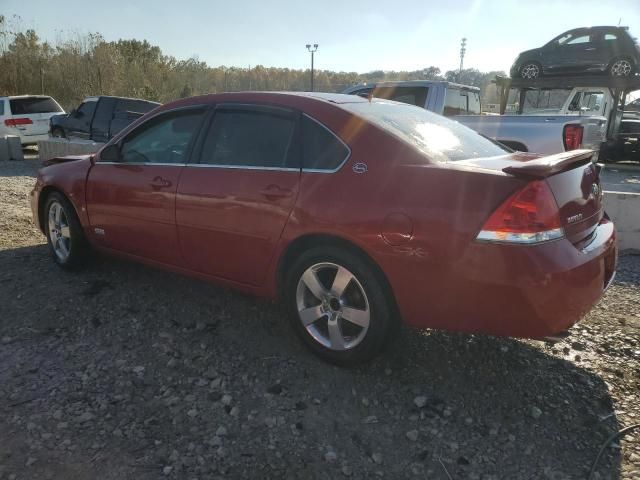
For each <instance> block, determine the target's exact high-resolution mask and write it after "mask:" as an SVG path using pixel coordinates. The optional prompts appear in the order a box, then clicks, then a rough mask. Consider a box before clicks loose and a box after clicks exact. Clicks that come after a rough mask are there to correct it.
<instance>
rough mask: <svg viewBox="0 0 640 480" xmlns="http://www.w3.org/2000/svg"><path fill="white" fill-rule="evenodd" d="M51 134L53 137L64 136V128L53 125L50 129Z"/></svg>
mask: <svg viewBox="0 0 640 480" xmlns="http://www.w3.org/2000/svg"><path fill="white" fill-rule="evenodd" d="M51 136H52V137H54V138H65V135H64V130H62V129H61V128H59V127H54V128H52V129H51Z"/></svg>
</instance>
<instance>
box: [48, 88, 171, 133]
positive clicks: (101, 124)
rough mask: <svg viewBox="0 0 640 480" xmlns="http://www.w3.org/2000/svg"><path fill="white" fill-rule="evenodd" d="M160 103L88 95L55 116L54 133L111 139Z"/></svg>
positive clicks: (52, 128) (53, 120)
mask: <svg viewBox="0 0 640 480" xmlns="http://www.w3.org/2000/svg"><path fill="white" fill-rule="evenodd" d="M159 105H160V104H159V103H157V102H151V101H149V100H142V99H139V98H125V97H111V96H106V95H105V96H97V97H87V98H85V99H84V101H83V102H82V103H81V104H80V105H79V106H78V108H75V109H73V110H72V111H71V113H68V114H64V115H56V116H54V117H51V119H50V123H49V125H50V132H51V136H53V137H62V138H66V137H77V138H83V139H87V140H94V141H96V142H107V141H109V140H110V139H111V138H112V137H113V136H114V135H115V134H116V133H118V132H119V131H120V130H122V129H123V128H125V127H126V126H128V125H129V124H131V123H133V122H134V121H135V120H137V119H138V118H140V117H141V116H142V115H144V114H145V113H147V112H150V111H151V110H153V109H155V108H156V107H158V106H159Z"/></svg>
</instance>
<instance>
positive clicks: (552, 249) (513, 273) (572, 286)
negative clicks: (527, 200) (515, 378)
mask: <svg viewBox="0 0 640 480" xmlns="http://www.w3.org/2000/svg"><path fill="white" fill-rule="evenodd" d="M616 263H617V245H616V233H615V228H614V225H613V223H612V222H611V221H609V220H607V219H603V221H602V222H601V223H600V225H599V226H598V227H597V229H596V231H595V233H594V236H593V237H592V239H591V240H590V243H589V244H588V245H586V246H582V247H580V248H577V247H576V246H575V245H573V244H572V243H571V242H569V241H568V240H566V239H560V240H556V241H552V242H548V243H545V244H541V245H537V246H528V247H527V246H521V245H498V244H488V243H484V244H483V243H476V242H474V243H473V244H472V245H470V246H469V248H468V249H467V251H466V252H465V253H464V254H463V255H462V257H461V258H459V259H458V260H456V261H455V262H454V264H453V265H450V264H449V265H445V264H444V262H443V264H442V265H437V264H434V265H432V268H430V269H427V270H430V271H426V270H425V269H424V265H423V268H422V270H423V271H422V272H418V271H417V269H410V270H409V271H407V269H406V268H405V273H404V276H405V277H407V276H408V277H410V278H408V279H407V278H404V279H400V280H399V281H396V280H398V278H391V279H390V281H391V284H392V287H393V289H394V294H395V296H396V300H397V303H398V307H399V309H400V312H401V314H402V316H403V319H404V321H405V322H406V323H407V324H409V325H411V326H413V327H416V328H437V329H444V330H452V331H461V332H467V333H484V334H491V335H498V336H510V337H526V338H542V337H546V336H551V335H555V334H557V333H559V332H562V331H565V330H567V329H568V328H570V327H571V326H572V325H573V324H575V323H576V322H577V321H578V320H580V319H581V318H582V317H583V316H584V315H585V314H586V313H588V312H589V310H591V308H593V306H594V305H595V304H596V303H597V302H598V301H599V300H600V298H601V297H602V294H603V292H604V290H605V289H606V288H607V287H608V286H609V285H610V283H611V281H612V279H613V276H614V274H615V268H616ZM433 275H435V276H436V279H435V280H434V278H433V277H432V276H433Z"/></svg>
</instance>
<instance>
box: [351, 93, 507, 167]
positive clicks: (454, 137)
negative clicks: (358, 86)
mask: <svg viewBox="0 0 640 480" xmlns="http://www.w3.org/2000/svg"><path fill="white" fill-rule="evenodd" d="M342 107H343V108H345V109H347V110H349V111H351V112H353V113H355V114H356V115H359V116H361V117H363V118H364V119H365V120H367V121H368V122H371V123H373V124H375V125H377V126H378V127H380V128H382V129H384V130H386V131H388V132H390V133H393V134H394V135H396V136H398V137H400V138H402V139H403V140H406V141H407V142H409V143H410V144H412V145H413V146H415V147H416V148H418V149H419V150H420V151H421V152H423V153H424V154H425V155H427V157H429V158H430V159H431V160H435V161H438V162H455V161H459V160H469V159H472V158H483V157H495V156H499V155H504V154H505V153H508V150H506V149H504V148H502V147H501V146H499V145H497V144H495V143H493V142H492V141H490V140H487V139H486V138H484V137H482V136H481V135H479V134H477V133H476V132H474V131H473V130H471V129H470V128H467V127H465V126H464V125H462V124H460V123H458V122H455V121H453V120H449V119H447V118H445V117H442V116H440V115H436V114H435V113H432V112H429V111H427V110H425V109H423V108H419V107H414V106H411V105H405V104H400V103H397V102H390V101H384V100H374V101H372V102H357V103H348V104H343V105H342Z"/></svg>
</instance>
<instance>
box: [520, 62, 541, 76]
mask: <svg viewBox="0 0 640 480" xmlns="http://www.w3.org/2000/svg"><path fill="white" fill-rule="evenodd" d="M541 76H542V68H540V65H539V64H537V63H535V62H528V63H525V64H524V65H522V66H521V67H520V77H522V78H524V79H526V80H533V79H536V78H539V77H541Z"/></svg>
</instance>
